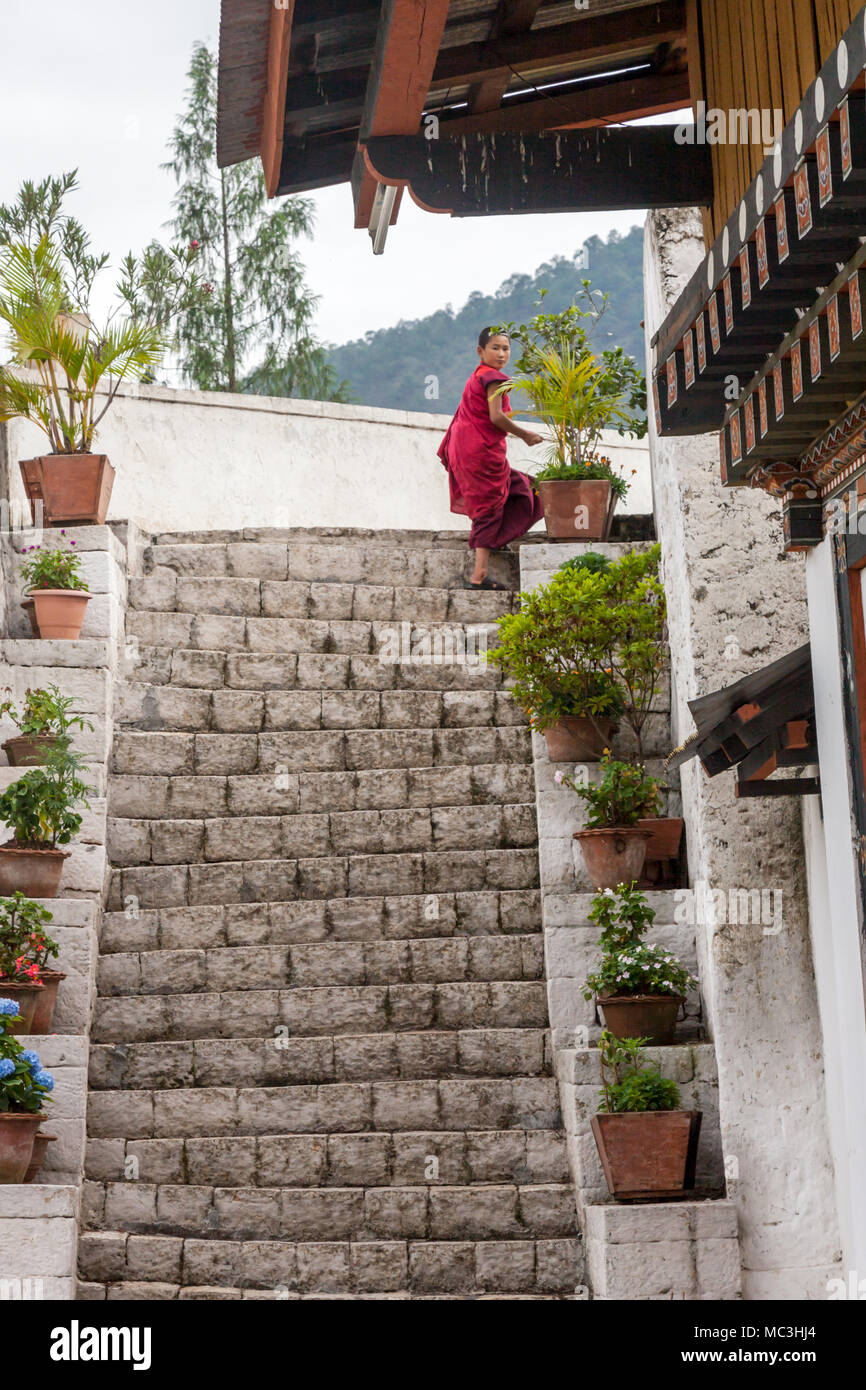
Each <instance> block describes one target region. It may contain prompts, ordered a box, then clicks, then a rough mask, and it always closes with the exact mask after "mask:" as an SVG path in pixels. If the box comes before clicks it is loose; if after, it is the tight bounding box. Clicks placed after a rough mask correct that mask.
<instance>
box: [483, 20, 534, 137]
mask: <svg viewBox="0 0 866 1390" xmlns="http://www.w3.org/2000/svg"><path fill="white" fill-rule="evenodd" d="M540 3H541V0H499V8H498V9H497V11H496V14H495V15H494V16H493V23H492V24H491V26H490V33H489V34H488V35H487V38H488V40H491V39H500V38H503V37H508V36H511V35H513V34H522V33H525V32H528V31H529V30H530V29H531V28H532V21H533V20H534V19H535V16H536V14H537V13H538V7H539V4H540ZM509 81H510V76H504V75H503V74H501V73H500V74H499V75H498V76H496V77H488V78H485V80H484V81H483V82H478V83H476V84H475V85H474V86H473V88H472V90H471V91H470V93H469V110H470V111H473V112H480V111H495V110H496V108H497V107H498V105H499V103H500V102H501V100H502V96H503V93H504V92H505V90H506V89H507V87H508V83H509Z"/></svg>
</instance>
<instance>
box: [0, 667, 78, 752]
mask: <svg viewBox="0 0 866 1390" xmlns="http://www.w3.org/2000/svg"><path fill="white" fill-rule="evenodd" d="M10 694H11V691H10ZM73 704H74V700H73V698H72V696H68V695H62V694H61V693H60V690H59V689H58V687H57V686H56V685H49V686H47V687H46V688H45V689H43V688H42V687H40V688H39V689H37V690H31V689H30V688H29V687H28V689H27V690H25V692H24V704H23V706H22V708H21V710H20V712H19V711H18V710H17V709H16V708H15V705H14V703H13V701H12V700H11V699H8V700H4V701H3V703H2V704H0V718H2V717H3V715H4V714H8V716H9V718H10V719H11V720H12V723H13V724H14V725H15V727H16V729H17V730H18V733H17V734H16V735H15V736H14V737H13V738H7V740H6V742H5V743H3V744H2V745H0V747H2V749H3V752H4V753H5V754H6V757H7V758H8V759H9V766H10V767H33V766H36V765H37V764H39V763H41V762H42V760H43V758H44V756H45V753H46V751H48V750H50V749H52V748H58V747H61V746H62V747H68V746H69V743H70V740H71V737H72V734H71V731H72V730H73V729H82V730H83V729H89V730H90V731H91V733H92V732H93V725H92V724H91V723H90V721H89V720H88V719H85V718H84V717H83V716H82V715H80V714H74V713H71V712H70V711H71V709H72V705H73Z"/></svg>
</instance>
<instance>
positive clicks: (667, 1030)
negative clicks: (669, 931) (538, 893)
mask: <svg viewBox="0 0 866 1390" xmlns="http://www.w3.org/2000/svg"><path fill="white" fill-rule="evenodd" d="M589 920H590V921H591V922H594V923H595V925H596V926H597V927H598V928H599V930H600V932H601V935H600V936H599V939H598V944H599V946H600V947H601V951H602V960H601V965H600V966H599V968H598V970H595V971H593V973H592V974H591V975H588V976H587V980H586V984H585V985H584V989H583V997H584V998H585V999H592V997H593V995H595V998H596V1004H597V1005H598V1007H600V1008H601V1010H602V1013H603V1015H604V1023H605V1027H606V1028H607V1030H608V1031H609V1032H610V1033H611V1034H612V1035H613V1037H615V1038H637V1037H643V1038H646V1039H647V1040H648V1041H649V1042H651V1043H653V1044H655V1045H656V1046H658V1045H660V1044H667V1043H672V1042H673V1040H674V1033H675V1031H676V1023H677V1014H678V1012H679V1010H680V1008H681V1006H682V1005H683V1004H684V1002H685V996H686V993H687V991H688V990H690V989H695V988H696V986H697V980H695V979H694V977H693V976H692V975H690V974H689V972H688V970H686V969H685V968H684V966H682V965H681V964H680V962H679V961H678V960H677V958H676V956H674V955H672V954H671V953H670V951H663V950H662V949H661V948H660V947H659V946H655V945H651V944H650V945H648V944H646V943H644V942H643V940H642V939H641V938H642V937H644V936H645V935H646V933H647V930H648V928H649V927H650V925H651V924H652V922H653V921H654V920H655V913H654V912H653V910H652V908H651V907H650V906H649V904H648V903H647V900H646V898H645V897H644V895H643V893H639V892H638V891H637V889H636V888H634V887H633V886H629V885H626V884H624V883H621V884H619V885H618V886H617V887H616V888H605V889H604V891H603V892H601V893H597V894H596V896H595V897H594V898H593V900H592V908H591V909H590V913H589Z"/></svg>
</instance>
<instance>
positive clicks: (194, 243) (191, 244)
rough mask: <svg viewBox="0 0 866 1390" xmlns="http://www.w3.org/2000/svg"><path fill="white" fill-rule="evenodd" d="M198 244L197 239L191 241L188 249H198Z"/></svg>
mask: <svg viewBox="0 0 866 1390" xmlns="http://www.w3.org/2000/svg"><path fill="white" fill-rule="evenodd" d="M199 245H200V243H199V242H197V241H191V242H190V244H189V249H190V251H196V250H197V249H198V247H199Z"/></svg>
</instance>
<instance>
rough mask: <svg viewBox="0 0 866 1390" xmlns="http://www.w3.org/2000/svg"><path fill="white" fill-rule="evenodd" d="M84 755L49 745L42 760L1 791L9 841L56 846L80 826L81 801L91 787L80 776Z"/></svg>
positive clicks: (37, 846) (27, 846) (26, 845)
mask: <svg viewBox="0 0 866 1390" xmlns="http://www.w3.org/2000/svg"><path fill="white" fill-rule="evenodd" d="M86 766H87V764H86V761H85V759H84V758H82V757H81V755H80V754H78V753H73V752H71V751H70V750H69V749H68V748H66V749H61V748H55V749H49V750H47V752H46V754H45V762H44V763H43V764H42V765H40V766H39V767H32V768H30V769H29V770H28V771H27V772H25V773H24V775H23V776H22V777H19V778H18V779H17V780H16V781H15V782H10V784H9V786H8V787H7V788H6V790H5V792H3V794H2V795H0V820H2V821H4V822H5V823H6V825H8V826H10V828H11V829H12V833H13V839H12V841H11V843H12V844H13V845H15V846H16V847H17V848H20V849H56V847H57V846H58V845H66V844H68V843H69V841H70V840H71V839H72V837H73V835H75V834H76V833H77V831H78V830H79V829H80V828H81V815H80V813H79V812H77V811H76V810H75V809H74V808H75V807H76V806H78V805H83V806H84V807H86V808H89V806H90V803H89V801H88V800H87V797H88V796H89V795H92V792H93V788H92V787H89V786H88V785H87V784H86V783H85V782H84V781H83V779H82V778H81V776H80V773H81V771H82V770H83V769H84V768H85V767H86Z"/></svg>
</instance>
